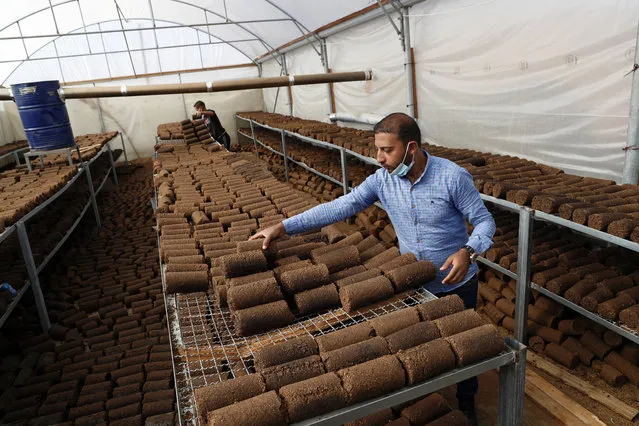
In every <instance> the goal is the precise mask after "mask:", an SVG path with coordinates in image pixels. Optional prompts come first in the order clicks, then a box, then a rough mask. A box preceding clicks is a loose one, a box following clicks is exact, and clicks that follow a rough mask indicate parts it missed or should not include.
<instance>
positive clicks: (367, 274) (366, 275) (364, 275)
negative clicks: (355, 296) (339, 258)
mask: <svg viewBox="0 0 639 426" xmlns="http://www.w3.org/2000/svg"><path fill="white" fill-rule="evenodd" d="M381 274H382V271H380V270H379V269H377V268H373V269H365V270H364V272H361V273H358V274H355V275H350V276H348V277H346V278H342V279H340V280H337V281H336V282H335V284H336V285H337V287H338V288H340V289H341V288H342V287H346V286H349V285H351V284H355V283H358V282H362V281H366V280H368V279H370V278H375V277H378V276H380V275H381Z"/></svg>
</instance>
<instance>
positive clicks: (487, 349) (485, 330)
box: [445, 324, 506, 366]
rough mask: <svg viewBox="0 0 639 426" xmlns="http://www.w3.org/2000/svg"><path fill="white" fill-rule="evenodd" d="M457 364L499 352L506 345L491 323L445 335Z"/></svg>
mask: <svg viewBox="0 0 639 426" xmlns="http://www.w3.org/2000/svg"><path fill="white" fill-rule="evenodd" d="M445 340H446V341H447V342H448V343H449V344H450V346H451V348H452V350H453V352H454V353H455V356H456V358H457V364H458V365H459V366H464V365H469V364H473V363H475V362H478V361H481V360H483V359H486V358H490V357H492V356H495V355H497V354H499V353H500V352H501V351H503V350H504V349H505V347H506V345H505V344H504V339H503V337H501V335H500V334H499V330H497V327H495V326H494V325H492V324H486V325H482V326H481V327H476V328H472V329H470V330H466V331H463V332H461V333H457V334H454V335H452V336H449V337H446V339H445Z"/></svg>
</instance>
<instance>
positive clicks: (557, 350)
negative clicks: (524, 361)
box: [544, 343, 579, 369]
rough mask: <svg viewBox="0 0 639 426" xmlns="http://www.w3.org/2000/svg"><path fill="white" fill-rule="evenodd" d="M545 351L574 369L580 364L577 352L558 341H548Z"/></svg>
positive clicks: (562, 363)
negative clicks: (562, 345)
mask: <svg viewBox="0 0 639 426" xmlns="http://www.w3.org/2000/svg"><path fill="white" fill-rule="evenodd" d="M544 353H545V354H546V355H547V356H549V357H550V358H552V359H553V360H555V361H557V362H558V363H560V364H561V365H563V366H565V367H568V368H570V369H573V368H575V367H577V365H579V357H578V356H577V354H575V353H573V352H570V351H569V350H567V349H565V348H563V347H561V346H559V345H558V344H556V343H548V345H546V349H545V351H544Z"/></svg>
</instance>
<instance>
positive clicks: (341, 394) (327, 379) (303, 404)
mask: <svg viewBox="0 0 639 426" xmlns="http://www.w3.org/2000/svg"><path fill="white" fill-rule="evenodd" d="M279 394H280V396H281V397H282V400H283V402H284V407H285V409H286V413H287V415H288V420H289V421H290V422H298V421H301V420H304V419H307V418H310V417H314V416H318V415H320V414H324V413H327V412H329V411H333V410H337V409H340V408H342V407H345V406H346V392H345V391H344V388H342V383H341V381H340V378H339V377H338V376H337V374H335V373H327V374H323V375H321V376H318V377H313V378H311V379H307V380H303V381H301V382H297V383H291V384H290V385H287V386H284V387H282V388H281V389H280V390H279ZM233 424H234V423H233Z"/></svg>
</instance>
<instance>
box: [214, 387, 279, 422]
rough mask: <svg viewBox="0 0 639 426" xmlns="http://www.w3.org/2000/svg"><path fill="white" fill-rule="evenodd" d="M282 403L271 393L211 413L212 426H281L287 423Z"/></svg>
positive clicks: (275, 394)
mask: <svg viewBox="0 0 639 426" xmlns="http://www.w3.org/2000/svg"><path fill="white" fill-rule="evenodd" d="M282 413H283V410H282V402H281V401H280V398H279V397H278V395H277V393H276V392H275V391H270V392H267V393H264V394H261V395H257V396H254V397H252V398H250V399H247V400H244V401H240V402H237V403H235V404H233V405H230V406H228V407H224V408H220V409H218V410H215V411H211V412H210V413H209V414H208V419H209V421H208V424H209V425H211V426H227V425H236V426H280V425H283V424H285V423H286V421H285V420H284V415H283V414H282Z"/></svg>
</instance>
